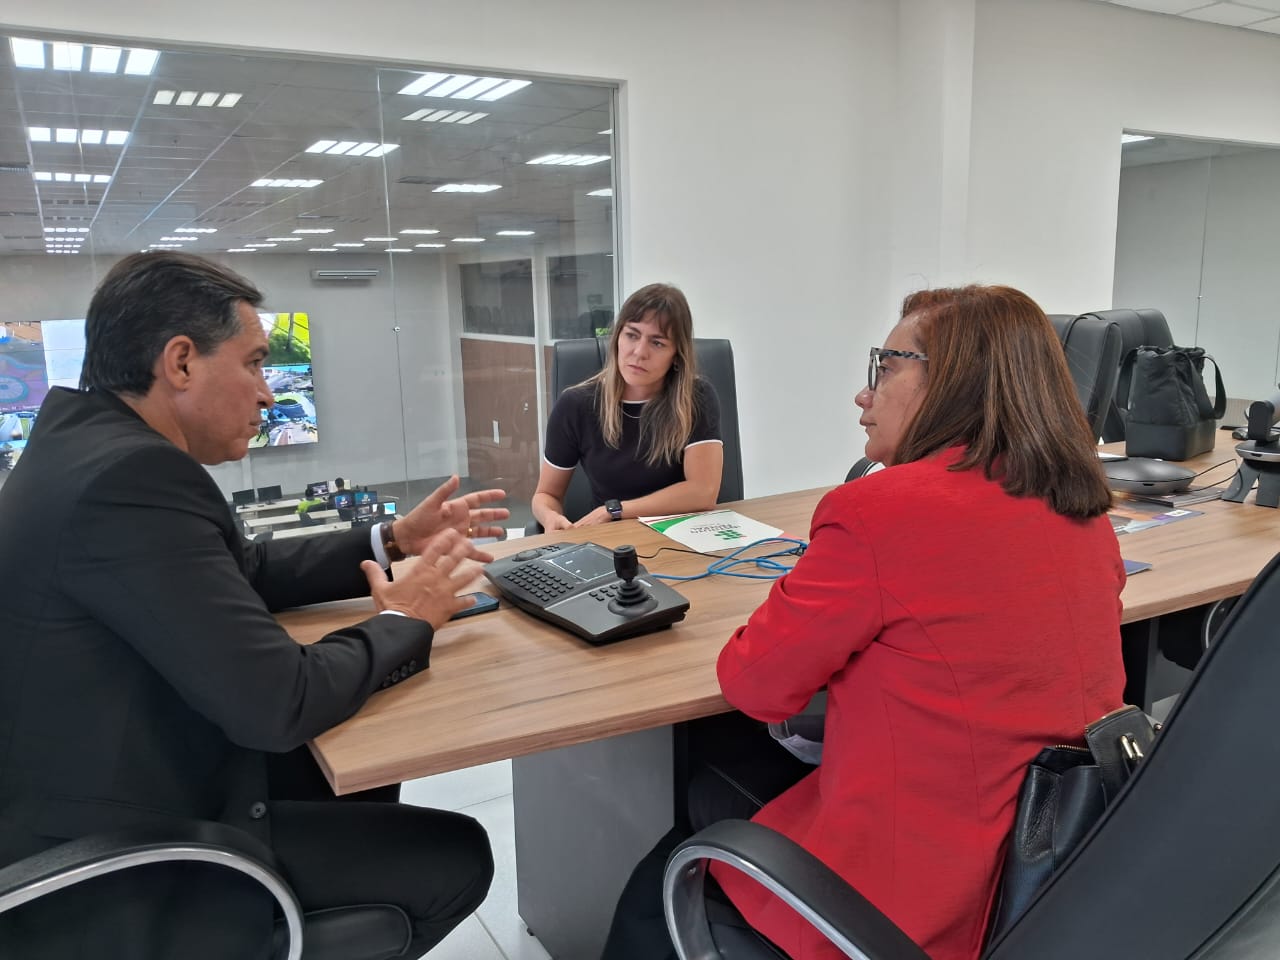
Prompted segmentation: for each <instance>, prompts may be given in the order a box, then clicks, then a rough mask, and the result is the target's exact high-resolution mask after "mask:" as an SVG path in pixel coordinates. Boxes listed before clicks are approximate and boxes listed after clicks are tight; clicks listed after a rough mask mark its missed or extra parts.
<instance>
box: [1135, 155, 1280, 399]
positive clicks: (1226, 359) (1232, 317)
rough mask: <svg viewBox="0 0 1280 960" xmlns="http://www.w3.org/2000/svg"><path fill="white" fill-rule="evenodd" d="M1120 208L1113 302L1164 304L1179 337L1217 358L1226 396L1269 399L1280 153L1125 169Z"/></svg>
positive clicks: (1276, 318) (1278, 333) (1279, 256)
mask: <svg viewBox="0 0 1280 960" xmlns="http://www.w3.org/2000/svg"><path fill="white" fill-rule="evenodd" d="M1119 209H1120V224H1119V232H1118V236H1117V246H1116V302H1117V303H1124V304H1129V305H1135V306H1136V305H1147V304H1161V305H1162V309H1164V310H1165V315H1166V317H1168V318H1169V321H1170V323H1169V326H1170V329H1171V330H1172V332H1173V335H1174V339H1175V341H1176V342H1178V343H1187V344H1191V343H1195V344H1197V345H1199V346H1202V347H1204V348H1205V349H1206V350H1207V351H1208V352H1209V353H1211V354H1213V356H1214V357H1215V358H1216V359H1217V360H1218V361H1219V362H1220V363H1221V364H1222V369H1223V376H1224V378H1225V386H1226V388H1227V393H1228V395H1229V396H1232V397H1237V398H1240V399H1242V400H1254V399H1265V398H1267V397H1270V396H1271V395H1272V394H1273V393H1274V392H1275V389H1276V381H1277V375H1278V373H1280V367H1278V362H1277V347H1278V340H1280V306H1277V303H1276V296H1275V279H1274V277H1275V274H1276V265H1277V263H1280V150H1256V151H1250V152H1248V153H1241V154H1234V155H1228V156H1218V157H1213V158H1211V159H1209V158H1206V159H1200V160H1185V161H1181V162H1177V163H1158V164H1149V165H1144V166H1138V167H1129V168H1126V169H1125V170H1124V172H1123V174H1122V175H1121V178H1120V207H1119ZM1202 253H1203V257H1202ZM1202 278H1203V279H1202ZM1170 308H1172V309H1170Z"/></svg>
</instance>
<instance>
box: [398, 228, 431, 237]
mask: <svg viewBox="0 0 1280 960" xmlns="http://www.w3.org/2000/svg"><path fill="white" fill-rule="evenodd" d="M400 232H401V233H418V234H422V235H423V236H431V235H432V234H435V233H439V232H440V231H439V230H431V229H429V228H426V227H405V228H404V229H403V230H401V231H400Z"/></svg>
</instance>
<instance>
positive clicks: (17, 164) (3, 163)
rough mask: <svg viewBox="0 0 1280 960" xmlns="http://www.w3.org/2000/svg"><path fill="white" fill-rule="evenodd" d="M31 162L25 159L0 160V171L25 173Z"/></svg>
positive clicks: (28, 169)
mask: <svg viewBox="0 0 1280 960" xmlns="http://www.w3.org/2000/svg"><path fill="white" fill-rule="evenodd" d="M30 170H31V164H29V163H27V162H26V161H25V160H0V173H27V172H29V171H30Z"/></svg>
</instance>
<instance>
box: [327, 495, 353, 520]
mask: <svg viewBox="0 0 1280 960" xmlns="http://www.w3.org/2000/svg"><path fill="white" fill-rule="evenodd" d="M329 502H330V504H331V505H332V506H333V509H335V510H337V511H338V519H339V520H351V519H353V518H354V513H353V511H354V509H355V495H354V494H352V493H351V491H350V490H343V491H341V492H339V493H335V494H334V495H333V496H332V497H330V498H329Z"/></svg>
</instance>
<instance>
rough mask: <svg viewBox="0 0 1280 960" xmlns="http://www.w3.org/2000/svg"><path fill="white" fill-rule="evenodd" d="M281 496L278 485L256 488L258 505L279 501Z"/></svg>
mask: <svg viewBox="0 0 1280 960" xmlns="http://www.w3.org/2000/svg"><path fill="white" fill-rule="evenodd" d="M282 496H283V494H282V493H281V492H280V487H279V485H278V484H277V485H276V486H274V487H259V488H258V501H259V502H260V503H272V502H274V501H276V500H279V499H281V497H282Z"/></svg>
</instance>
